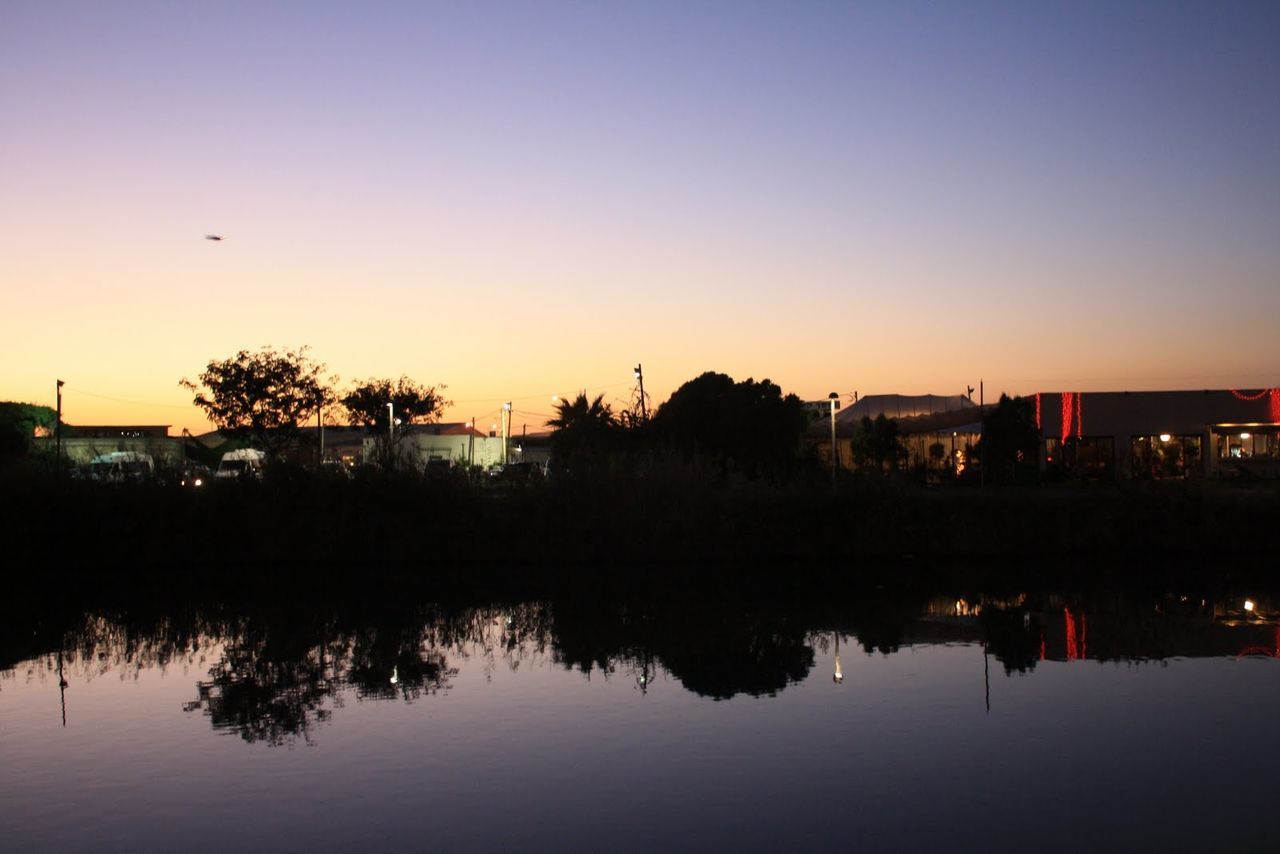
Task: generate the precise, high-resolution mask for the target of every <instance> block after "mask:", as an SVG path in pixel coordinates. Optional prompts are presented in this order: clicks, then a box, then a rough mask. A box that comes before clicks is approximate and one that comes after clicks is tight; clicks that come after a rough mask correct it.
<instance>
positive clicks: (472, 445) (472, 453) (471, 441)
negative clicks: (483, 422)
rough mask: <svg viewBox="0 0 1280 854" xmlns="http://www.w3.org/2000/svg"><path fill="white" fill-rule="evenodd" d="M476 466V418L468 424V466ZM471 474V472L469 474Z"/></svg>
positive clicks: (472, 418)
mask: <svg viewBox="0 0 1280 854" xmlns="http://www.w3.org/2000/svg"><path fill="white" fill-rule="evenodd" d="M475 464H476V417H475V416H474V415H472V416H471V420H470V421H468V422H467V466H468V467H470V466H474V465H475ZM468 474H470V472H468Z"/></svg>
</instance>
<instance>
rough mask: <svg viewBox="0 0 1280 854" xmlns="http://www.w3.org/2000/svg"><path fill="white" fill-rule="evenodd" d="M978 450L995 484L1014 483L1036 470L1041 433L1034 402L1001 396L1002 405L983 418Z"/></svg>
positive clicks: (1023, 398)
mask: <svg viewBox="0 0 1280 854" xmlns="http://www.w3.org/2000/svg"><path fill="white" fill-rule="evenodd" d="M978 447H979V454H980V458H981V460H982V466H983V468H984V469H986V472H987V477H988V478H991V479H993V480H1001V479H1008V480H1014V479H1016V478H1017V475H1018V471H1019V470H1020V469H1022V470H1035V469H1037V468H1038V467H1039V449H1040V430H1039V429H1038V428H1037V427H1036V416H1035V407H1034V405H1033V404H1032V402H1031V400H1030V399H1028V398H1025V397H1009V395H1007V394H1002V395H1000V401H999V403H997V404H996V405H995V407H994V408H992V409H991V411H990V412H988V413H987V414H986V415H984V416H983V418H982V439H981V440H980V442H979V445H978Z"/></svg>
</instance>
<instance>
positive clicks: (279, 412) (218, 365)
mask: <svg viewBox="0 0 1280 854" xmlns="http://www.w3.org/2000/svg"><path fill="white" fill-rule="evenodd" d="M324 371H325V366H324V365H323V364H320V363H318V362H314V361H312V360H311V358H310V357H308V356H307V348H306V347H302V348H300V349H298V350H285V351H283V352H281V351H277V350H274V349H272V348H270V347H263V348H262V349H261V350H258V351H257V352H250V351H248V350H241V351H240V352H239V353H236V355H234V356H232V357H231V358H229V359H222V360H217V359H215V360H213V361H211V362H209V364H208V365H206V366H205V369H204V371H202V372H201V374H200V377H199V382H198V383H197V382H192V381H191V380H189V379H186V378H185V377H184V378H183V379H182V380H180V381H179V383H178V384H179V385H180V386H182V387H183V388H185V389H188V390H190V391H193V392H195V393H196V396H195V398H194V399H193V400H192V403H194V404H195V405H196V406H198V407H199V408H200V409H203V410H204V413H205V415H207V416H208V417H209V420H210V421H212V422H213V424H214V426H215V427H217V428H218V430H220V431H221V432H223V433H225V434H227V435H229V436H234V437H238V438H246V439H249V440H250V441H252V442H253V444H254V445H255V446H256V447H258V448H259V449H261V450H263V451H266V452H267V453H268V454H269V455H271V456H278V455H279V453H280V452H281V451H282V450H284V449H285V448H287V447H289V446H290V445H292V444H293V443H294V442H295V441H296V440H297V438H298V432H299V431H298V427H299V424H301V423H302V422H304V421H306V420H308V419H310V418H312V417H314V416H315V414H316V411H317V410H318V409H319V408H320V407H322V406H328V405H329V404H331V403H332V402H333V400H334V392H333V389H332V387H331V386H330V385H329V382H332V378H331V379H330V380H329V381H327V382H326V381H324V380H322V379H321V375H322V374H323V373H324Z"/></svg>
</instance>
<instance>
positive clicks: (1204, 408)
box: [1032, 388, 1280, 478]
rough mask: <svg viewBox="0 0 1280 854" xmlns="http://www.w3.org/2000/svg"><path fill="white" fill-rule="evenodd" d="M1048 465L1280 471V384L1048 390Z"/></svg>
mask: <svg viewBox="0 0 1280 854" xmlns="http://www.w3.org/2000/svg"><path fill="white" fill-rule="evenodd" d="M1032 400H1033V401H1034V404H1035V413H1036V426H1037V427H1038V428H1039V430H1040V435H1041V437H1042V440H1043V458H1042V464H1043V466H1044V467H1045V469H1046V470H1049V471H1054V472H1061V473H1063V474H1065V475H1069V476H1072V475H1074V476H1098V477H1121V478H1125V477H1153V478H1169V477H1204V476H1222V477H1277V476H1280V441H1278V440H1277V434H1278V433H1280V388H1270V389H1260V390H1251V391H1241V390H1238V389H1214V390H1202V391H1137V392H1129V391H1108V392H1069V391H1063V392H1043V393H1039V394H1036V395H1033V396H1032Z"/></svg>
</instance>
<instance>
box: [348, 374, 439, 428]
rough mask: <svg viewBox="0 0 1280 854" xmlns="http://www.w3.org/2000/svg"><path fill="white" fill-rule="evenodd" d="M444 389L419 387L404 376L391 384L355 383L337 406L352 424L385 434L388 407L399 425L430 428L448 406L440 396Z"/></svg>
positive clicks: (379, 382)
mask: <svg viewBox="0 0 1280 854" xmlns="http://www.w3.org/2000/svg"><path fill="white" fill-rule="evenodd" d="M444 388H445V386H443V385H439V386H433V385H421V384H419V383H416V382H414V381H413V380H411V379H409V378H408V377H404V376H402V377H400V379H398V380H395V381H394V382H393V381H392V380H389V379H367V380H364V381H363V382H360V383H357V384H356V385H355V386H354V387H353V388H352V389H351V390H350V391H348V392H347V393H346V394H345V395H343V396H342V400H341V401H340V402H341V403H342V408H343V409H345V410H346V411H347V414H348V415H349V416H350V418H351V421H352V423H355V424H360V425H362V426H364V427H367V428H369V429H371V430H375V431H380V432H383V433H385V432H386V431H387V425H388V423H389V422H388V420H387V419H388V418H389V417H390V415H391V413H390V412H388V410H387V404H388V403H390V404H391V405H392V407H393V408H394V410H395V418H397V419H398V420H399V421H400V422H401V423H404V424H429V423H431V422H432V421H436V420H437V419H439V418H440V416H441V415H442V414H443V413H444V408H445V407H446V406H448V405H449V404H450V401H448V400H445V399H444V397H443V396H442V395H441V392H442V391H443V390H444Z"/></svg>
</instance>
